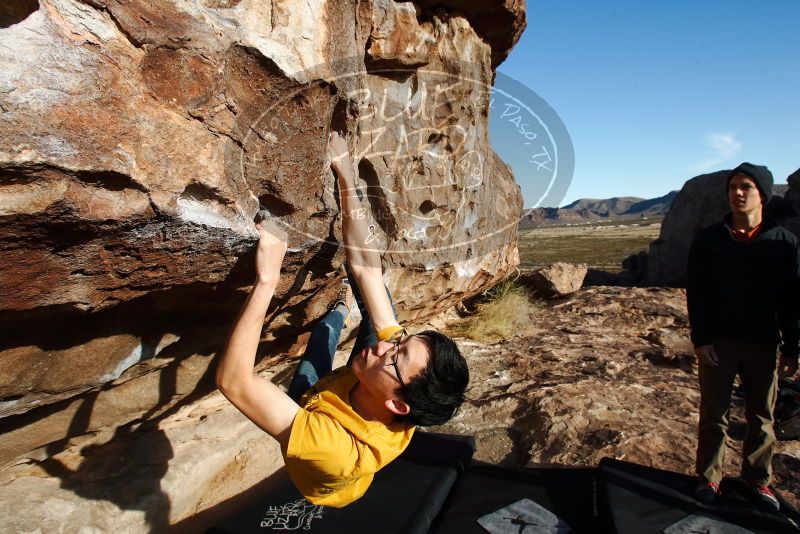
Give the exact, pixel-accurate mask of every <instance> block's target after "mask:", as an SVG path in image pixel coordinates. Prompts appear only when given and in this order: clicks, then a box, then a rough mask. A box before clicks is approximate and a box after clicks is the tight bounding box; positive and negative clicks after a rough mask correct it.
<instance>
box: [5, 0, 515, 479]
mask: <svg viewBox="0 0 800 534" xmlns="http://www.w3.org/2000/svg"><path fill="white" fill-rule="evenodd" d="M6 5H7V6H8V7H4V8H2V9H0V118H1V119H2V120H0V139H2V140H3V141H2V142H1V143H0V418H5V419H4V420H3V424H4V425H5V428H4V439H3V446H2V447H0V464H2V463H6V462H10V461H13V460H14V459H15V458H17V457H19V456H20V455H24V454H27V453H28V452H29V451H32V450H34V449H37V448H40V447H45V446H51V445H52V444H53V443H61V442H63V440H66V439H68V438H70V437H71V436H75V435H80V434H82V433H97V432H101V431H102V430H103V429H106V428H115V427H120V426H121V425H125V424H127V423H131V422H136V421H140V420H147V419H151V418H157V417H160V416H161V415H163V414H164V413H167V412H168V411H170V410H175V409H178V408H180V407H181V406H187V405H189V404H190V403H191V402H192V401H193V400H194V399H196V398H198V397H200V396H202V395H203V394H204V393H205V392H208V391H209V390H210V389H212V388H213V383H212V381H211V380H210V376H211V372H210V370H209V365H210V363H211V362H212V361H213V356H214V355H215V354H217V353H218V351H219V349H220V347H221V345H222V343H223V342H224V340H225V338H226V336H227V332H228V329H229V327H230V324H231V322H232V320H233V318H234V317H235V313H236V311H237V309H238V308H239V307H240V306H241V303H242V301H243V299H244V296H245V295H246V292H247V290H248V289H249V284H250V283H251V280H252V279H253V269H252V263H253V255H252V253H253V246H254V244H255V242H256V238H257V233H256V232H255V229H254V225H253V220H254V217H255V215H256V213H257V212H258V211H259V210H265V211H266V212H267V213H268V215H269V216H270V217H271V218H273V219H274V220H276V221H277V222H279V223H280V224H282V226H283V227H285V228H286V229H287V230H288V231H289V250H288V253H287V257H286V261H285V265H284V270H283V276H282V277H281V284H280V286H279V287H278V290H277V293H276V297H275V306H274V309H273V310H272V311H271V312H270V314H269V316H268V321H267V325H266V328H265V335H264V341H269V342H270V343H268V344H264V345H263V351H262V352H263V354H262V356H264V358H262V359H261V360H260V366H261V367H269V366H271V365H272V364H274V363H275V362H276V361H277V360H279V359H280V358H277V357H278V356H287V355H288V356H296V355H297V354H298V353H299V352H300V351H301V350H302V344H303V338H302V337H301V338H300V339H298V336H300V335H301V334H302V333H303V332H305V331H307V328H308V325H309V323H310V322H311V321H313V320H314V319H315V318H317V317H318V316H320V315H321V314H322V313H324V311H325V310H326V308H327V306H328V304H329V303H330V301H331V300H332V298H333V297H334V293H335V286H336V281H337V275H336V272H337V267H338V265H339V264H340V262H341V261H342V257H343V253H342V251H341V249H340V248H339V246H338V243H339V241H340V240H341V223H340V218H339V215H338V211H339V210H338V206H337V200H336V198H335V194H334V188H333V184H334V178H333V175H332V174H331V172H330V170H329V168H328V162H327V160H326V157H327V156H326V140H327V134H328V132H329V131H330V130H331V129H332V128H336V129H338V130H342V131H344V132H346V135H347V138H348V139H349V141H350V143H351V150H352V151H353V153H354V154H355V155H356V160H357V162H356V163H357V167H358V173H359V176H358V183H359V186H360V187H361V189H362V191H363V192H364V193H365V202H368V204H369V207H370V209H369V210H367V213H366V216H367V217H369V218H370V223H371V224H372V226H373V229H374V233H373V236H372V237H373V242H374V244H373V246H374V247H376V248H377V249H379V250H381V251H385V255H384V264H385V268H386V271H387V278H386V282H387V284H388V286H389V287H390V289H392V290H393V292H394V295H395V297H396V303H397V306H398V310H399V311H400V319H401V321H407V322H408V321H416V320H421V319H423V318H425V317H428V316H431V315H432V314H435V313H437V312H439V311H441V310H444V309H448V308H449V307H452V306H453V305H454V304H455V303H457V302H458V301H460V300H461V299H463V298H465V297H468V296H470V295H473V294H476V293H477V292H479V291H481V290H483V289H485V288H486V287H488V286H489V285H490V284H492V283H493V282H494V281H496V280H499V279H501V278H503V277H505V276H506V275H507V274H508V273H509V272H510V271H511V270H512V269H513V267H514V266H515V265H516V263H518V255H517V251H516V223H517V220H518V218H519V214H520V212H521V195H520V192H519V187H518V186H517V185H516V184H515V183H514V180H513V176H512V174H511V171H510V169H509V168H508V166H507V165H505V164H504V163H503V162H502V161H501V160H500V159H499V157H498V156H497V155H496V154H495V153H494V151H493V150H492V148H491V145H490V142H489V136H488V109H489V88H490V87H491V83H492V79H493V75H494V71H493V66H495V65H496V64H497V63H498V62H499V61H500V60H501V59H502V58H503V57H505V55H506V54H507V53H508V50H509V49H510V47H511V46H513V44H514V43H515V42H516V39H518V37H519V33H520V32H521V31H522V28H524V25H525V22H524V21H525V15H524V2H509V1H506V2H501V1H499V0H497V1H492V2H481V3H480V5H479V4H478V3H475V5H474V6H464V9H462V10H460V12H458V13H456V12H449V11H447V10H446V9H442V7H443V6H444V7H445V8H446V7H447V6H446V5H444V4H439V3H437V4H436V6H434V5H433V4H431V5H430V6H429V5H428V4H426V3H425V2H422V3H419V4H416V5H414V4H411V3H396V2H393V1H390V0H373V1H367V2H355V1H353V0H327V1H326V0H312V1H304V2H295V1H288V2H266V3H264V2H257V1H255V0H203V1H189V0H168V1H158V2H155V1H151V0H128V1H122V0H84V1H78V0H41V1H40V2H38V3H37V2H26V1H22V0H12V1H11V2H6ZM493 16H497V17H499V19H498V20H508V21H509V26H508V28H506V29H505V30H504V31H502V32H498V31H493V30H490V29H489V28H487V27H486V26H485V23H486V21H487V20H490V19H491V17H493ZM478 26H480V27H481V28H483V29H482V30H480V31H479V32H476V30H475V28H476V27H478ZM465 80H469V82H468V83H465ZM89 401H90V402H89ZM87 405H88V406H90V408H88V412H87V411H86V410H87V408H86V406H87ZM51 452H52V451H51Z"/></svg>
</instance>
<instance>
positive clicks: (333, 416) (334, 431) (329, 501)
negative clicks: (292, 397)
mask: <svg viewBox="0 0 800 534" xmlns="http://www.w3.org/2000/svg"><path fill="white" fill-rule="evenodd" d="M357 384H358V379H357V378H356V377H355V375H354V374H353V372H352V371H351V369H350V368H349V367H340V368H339V369H336V370H335V371H333V372H331V373H329V374H328V375H326V376H325V377H323V378H322V379H321V380H320V381H319V382H317V383H316V384H315V385H314V386H313V387H312V388H311V389H309V390H308V391H307V392H306V393H305V394H304V395H303V397H302V399H300V407H301V409H300V410H299V411H298V412H297V415H296V416H295V418H294V422H293V423H292V431H291V434H290V436H289V442H288V443H287V445H286V449H285V450H284V451H282V452H283V458H284V461H285V463H286V471H287V472H288V473H289V476H290V477H291V479H292V481H293V482H294V484H295V486H296V487H297V489H298V490H299V491H300V493H301V494H302V495H303V496H304V497H305V498H306V499H308V501H309V502H311V503H313V504H319V505H324V506H333V507H336V508H338V507H341V506H346V505H348V504H350V503H351V502H353V501H355V500H356V499H358V498H359V497H361V496H362V495H364V493H365V492H366V491H367V488H369V485H370V483H372V478H373V475H374V474H375V473H376V472H377V471H378V470H379V469H380V468H382V467H383V466H385V465H387V464H388V463H389V462H391V461H392V460H394V459H395V458H397V456H399V455H400V453H401V452H403V450H405V448H406V446H407V445H408V443H409V441H411V436H412V435H413V434H414V428H415V427H414V426H412V425H408V424H403V423H393V424H391V425H385V424H383V423H380V422H377V421H365V420H364V419H362V418H361V416H359V415H358V414H357V413H356V411H355V410H353V407H352V406H350V392H351V391H352V390H353V388H354V387H355V386H356V385H357Z"/></svg>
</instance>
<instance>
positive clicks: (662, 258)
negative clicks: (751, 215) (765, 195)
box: [641, 170, 800, 287]
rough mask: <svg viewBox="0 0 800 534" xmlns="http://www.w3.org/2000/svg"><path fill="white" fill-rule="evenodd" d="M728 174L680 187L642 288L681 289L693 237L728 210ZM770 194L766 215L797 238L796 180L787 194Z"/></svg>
mask: <svg viewBox="0 0 800 534" xmlns="http://www.w3.org/2000/svg"><path fill="white" fill-rule="evenodd" d="M729 173H730V170H724V171H718V172H714V173H710V174H702V175H700V176H696V177H694V178H692V179H691V180H689V181H687V182H686V183H685V184H684V185H683V188H681V190H680V192H679V193H678V195H677V196H676V197H675V200H673V202H672V205H671V206H670V209H669V211H668V212H667V214H666V216H665V217H664V221H663V222H662V223H661V234H660V235H659V237H658V239H656V240H655V241H653V243H652V244H651V245H650V249H649V251H648V258H647V274H646V275H645V276H644V278H643V281H642V282H641V283H642V284H643V285H648V286H672V287H685V285H686V261H687V259H688V257H689V247H690V246H691V244H692V239H693V238H694V235H695V234H696V233H697V232H698V231H699V230H702V229H703V228H706V227H708V226H711V225H712V224H715V223H717V222H719V221H721V220H722V218H723V217H724V216H725V214H726V213H728V212H729V211H730V205H729V203H728V197H727V194H726V191H725V183H726V179H727V177H728V174H729ZM795 175H797V173H795ZM792 184H794V185H792ZM773 193H774V195H775V196H773V197H772V200H771V201H770V202H769V204H767V206H766V212H767V214H769V215H771V216H772V217H774V218H775V219H777V220H779V221H780V222H781V224H783V225H784V226H786V227H787V228H789V229H790V230H792V231H794V232H795V234H797V235H798V236H800V223H798V217H797V215H798V214H800V211H797V208H798V207H800V180H798V179H797V178H795V179H794V180H793V181H792V182H790V185H789V188H788V191H787V190H786V186H785V185H776V186H775V189H774V191H773ZM784 196H785V199H784ZM792 199H794V200H793V201H792ZM792 202H794V205H792Z"/></svg>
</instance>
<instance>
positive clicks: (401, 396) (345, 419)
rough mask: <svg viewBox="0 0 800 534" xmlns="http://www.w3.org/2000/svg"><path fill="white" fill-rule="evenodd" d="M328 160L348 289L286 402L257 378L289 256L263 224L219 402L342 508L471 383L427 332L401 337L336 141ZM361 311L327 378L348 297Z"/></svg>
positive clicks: (436, 336) (453, 406) (321, 328)
mask: <svg viewBox="0 0 800 534" xmlns="http://www.w3.org/2000/svg"><path fill="white" fill-rule="evenodd" d="M329 150H330V153H331V158H332V163H331V167H332V168H333V170H334V172H335V174H336V176H337V179H338V186H339V195H340V201H341V211H342V234H343V240H344V247H345V253H346V258H347V266H348V268H347V270H348V279H349V282H345V283H344V285H343V288H342V290H341V291H340V293H339V300H337V302H336V303H335V304H334V306H333V307H332V308H331V310H330V311H329V312H328V313H327V315H326V316H325V317H324V318H323V319H321V320H320V321H319V322H318V323H317V324H316V325H315V326H314V329H313V331H312V333H311V337H310V339H309V342H308V346H307V348H306V351H305V354H304V355H303V357H302V359H301V361H300V364H299V365H298V368H297V371H296V373H295V376H294V378H293V379H292V382H291V385H290V386H289V394H286V393H284V392H283V391H282V390H281V389H280V388H278V387H277V386H276V385H275V384H273V383H272V382H270V381H269V380H267V379H265V378H262V377H259V376H257V375H255V374H254V372H253V367H254V363H255V354H256V349H257V347H258V341H259V338H260V334H261V329H262V327H263V323H264V317H265V314H266V311H267V308H268V307H269V303H270V300H271V298H272V296H273V293H274V292H275V287H276V285H277V282H278V279H279V276H280V267H281V264H282V262H283V256H284V254H285V252H286V241H285V235H279V234H280V231H279V230H278V231H276V230H275V229H274V228H273V229H271V230H270V231H268V230H267V227H266V226H267V225H266V224H264V223H262V224H259V225H258V226H257V227H258V231H259V234H260V240H259V244H258V250H257V253H256V273H257V278H256V283H255V285H254V286H253V289H252V290H251V292H250V295H249V296H248V298H247V301H246V302H245V305H244V308H243V309H242V311H241V312H240V314H239V317H238V318H237V320H236V323H235V325H234V328H233V331H232V333H231V336H230V339H229V340H228V344H227V346H226V348H225V352H224V353H223V355H222V359H221V360H220V363H219V367H218V369H217V385H218V387H219V389H220V391H222V393H223V394H224V395H225V396H226V397H227V398H228V400H230V401H231V403H232V404H233V405H234V406H236V407H237V408H238V409H239V410H240V411H241V412H242V413H243V414H244V415H246V416H247V417H248V418H249V419H250V420H251V421H253V422H254V423H255V424H256V425H258V426H259V427H260V428H262V429H263V430H264V431H265V432H267V433H268V434H270V435H271V436H273V437H274V438H275V439H277V440H278V442H280V445H281V452H282V453H283V456H284V460H285V463H286V470H287V472H288V473H289V476H290V477H291V479H292V481H293V482H294V483H295V485H296V486H297V488H298V490H299V491H300V493H301V494H302V495H303V496H305V497H306V498H307V499H308V500H309V501H310V502H312V503H314V504H321V505H326V506H334V507H340V506H345V505H347V504H349V503H351V502H353V501H354V500H356V499H358V498H359V497H361V496H362V495H363V494H364V492H365V491H366V490H367V488H368V487H369V485H370V483H371V482H372V478H373V475H374V473H376V472H377V471H378V470H379V469H381V468H382V467H384V466H385V465H387V464H388V463H389V462H391V461H392V460H394V459H395V458H396V457H397V456H398V455H399V454H400V453H401V452H403V450H404V449H405V448H406V446H407V445H408V443H409V441H410V440H411V436H412V435H413V433H414V428H415V425H425V426H428V425H436V424H442V423H444V422H446V421H448V420H449V419H450V418H451V417H452V416H453V415H454V414H455V412H456V410H457V409H458V407H459V406H460V405H461V403H462V402H463V400H464V391H465V390H466V388H467V384H468V382H469V372H468V370H467V364H466V361H465V360H464V358H463V356H462V355H461V353H460V352H459V350H458V348H457V347H456V345H455V343H454V342H453V341H452V340H451V339H450V338H448V337H447V336H444V335H443V334H441V333H439V332H435V331H425V332H421V333H419V334H416V335H409V334H407V333H406V331H405V330H404V329H403V328H402V327H401V326H400V325H399V324H398V322H397V319H396V318H395V315H394V309H393V304H392V300H391V297H390V295H389V293H388V290H387V289H386V287H385V286H384V284H383V269H382V266H381V258H380V255H379V254H378V252H377V251H375V250H372V249H368V248H365V247H364V243H365V242H366V239H367V237H368V227H367V223H366V220H365V219H364V218H363V217H357V216H353V215H355V214H358V213H361V212H362V211H361V203H360V200H359V197H358V194H357V190H356V185H355V170H354V167H353V162H352V160H351V158H350V155H349V154H348V151H347V145H346V143H345V141H344V139H342V138H341V137H340V136H339V135H338V134H336V133H333V134H332V135H331V138H330V143H329ZM351 291H352V294H353V295H354V296H355V298H356V302H357V303H358V306H359V307H360V309H361V316H362V321H361V324H360V325H359V330H358V335H357V338H356V343H355V346H354V347H353V351H352V353H351V355H350V361H349V362H348V364H347V365H346V366H344V367H341V368H339V369H337V370H335V371H331V366H332V361H333V356H334V352H335V350H336V345H337V343H338V341H339V334H340V332H341V330H342V327H343V325H344V321H345V319H346V317H347V315H348V313H349V302H348V301H349V297H350V293H351Z"/></svg>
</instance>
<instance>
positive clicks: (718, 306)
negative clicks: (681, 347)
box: [686, 214, 800, 358]
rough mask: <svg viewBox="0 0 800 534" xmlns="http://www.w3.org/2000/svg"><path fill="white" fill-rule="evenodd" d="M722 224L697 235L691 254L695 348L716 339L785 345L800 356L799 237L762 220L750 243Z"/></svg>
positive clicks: (691, 317)
mask: <svg viewBox="0 0 800 534" xmlns="http://www.w3.org/2000/svg"><path fill="white" fill-rule="evenodd" d="M730 217H731V216H730V214H729V215H728V217H726V220H725V221H724V222H721V223H719V224H715V225H714V226H710V227H708V228H706V229H704V230H701V231H700V232H698V234H697V235H696V236H695V238H694V241H692V247H691V250H690V252H689V264H688V283H687V287H686V300H687V303H688V307H689V323H690V325H691V328H692V342H693V343H694V344H695V346H700V345H709V344H711V341H712V339H713V338H714V337H723V338H727V339H734V340H742V341H756V342H764V343H781V354H782V355H783V356H786V357H790V358H797V357H798V353H800V346H799V345H800V301H798V296H800V249H798V244H797V238H796V237H795V236H794V234H792V233H791V232H789V231H788V230H786V229H785V228H783V227H781V226H778V225H777V224H776V223H775V222H774V221H773V220H771V219H768V218H767V217H765V218H764V221H763V222H762V225H763V227H762V230H761V233H760V234H758V236H756V238H755V240H753V241H752V242H751V243H750V244H746V243H743V242H741V241H738V240H737V239H735V238H734V237H733V236H732V235H731V233H730V229H729V226H728V224H729V222H730Z"/></svg>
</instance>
